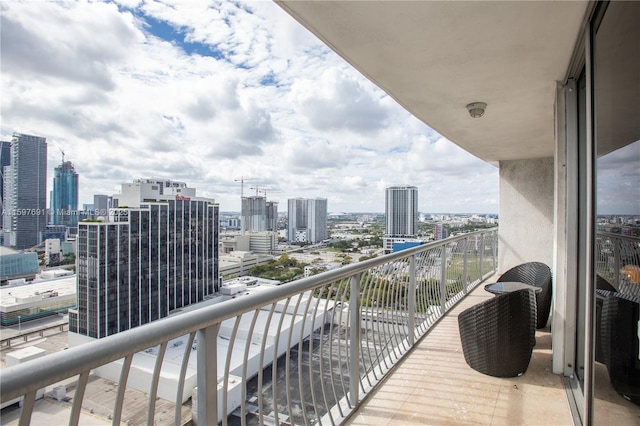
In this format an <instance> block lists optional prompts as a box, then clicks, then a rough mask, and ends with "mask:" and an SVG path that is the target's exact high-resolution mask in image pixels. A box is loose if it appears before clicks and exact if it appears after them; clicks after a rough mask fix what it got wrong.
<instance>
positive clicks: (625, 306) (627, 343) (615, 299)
mask: <svg viewBox="0 0 640 426" xmlns="http://www.w3.org/2000/svg"><path fill="white" fill-rule="evenodd" d="M639 301H640V299H638V298H634V297H631V296H627V295H624V294H621V293H611V294H610V295H608V296H607V298H606V299H605V300H604V303H603V309H602V324H601V331H602V346H603V349H604V351H603V352H604V362H605V364H606V365H607V371H608V372H609V379H610V381H611V386H613V388H614V389H615V390H616V392H618V393H619V394H620V395H623V396H624V397H625V398H626V399H629V400H630V401H631V402H633V403H634V404H637V405H640V359H639V356H638V346H639V343H638V315H639V314H640V303H638V302H639Z"/></svg>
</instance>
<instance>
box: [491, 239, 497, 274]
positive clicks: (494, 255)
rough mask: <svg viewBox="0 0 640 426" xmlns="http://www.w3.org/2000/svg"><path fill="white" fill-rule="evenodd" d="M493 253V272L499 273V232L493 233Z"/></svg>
mask: <svg viewBox="0 0 640 426" xmlns="http://www.w3.org/2000/svg"><path fill="white" fill-rule="evenodd" d="M492 234H493V235H492V237H491V241H492V244H491V251H492V253H493V272H494V273H495V272H498V231H493V232H492Z"/></svg>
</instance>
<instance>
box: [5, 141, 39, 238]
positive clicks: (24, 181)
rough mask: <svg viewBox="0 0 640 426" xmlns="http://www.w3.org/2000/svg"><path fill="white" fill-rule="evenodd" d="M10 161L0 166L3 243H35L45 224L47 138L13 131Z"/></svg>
mask: <svg viewBox="0 0 640 426" xmlns="http://www.w3.org/2000/svg"><path fill="white" fill-rule="evenodd" d="M10 157H11V164H10V165H9V166H6V167H5V168H4V194H3V195H4V200H3V201H4V206H3V213H4V215H3V227H4V245H5V246H9V247H15V248H16V249H18V250H22V249H26V248H30V247H33V246H35V245H37V244H38V243H39V242H40V232H42V231H44V230H45V227H46V225H47V206H46V202H47V140H46V139H45V138H43V137H40V136H32V135H25V134H22V133H14V134H13V137H12V139H11V150H10Z"/></svg>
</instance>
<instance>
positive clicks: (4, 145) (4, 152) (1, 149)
mask: <svg viewBox="0 0 640 426" xmlns="http://www.w3.org/2000/svg"><path fill="white" fill-rule="evenodd" d="M10 164H11V142H9V141H0V210H1V209H3V208H4V168H5V167H6V166H8V165H10ZM2 226H3V223H2V221H0V228H1V227H2Z"/></svg>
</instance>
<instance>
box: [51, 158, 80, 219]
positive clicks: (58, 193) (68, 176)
mask: <svg viewBox="0 0 640 426" xmlns="http://www.w3.org/2000/svg"><path fill="white" fill-rule="evenodd" d="M51 224H52V225H64V226H77V225H78V173H76V169H75V168H74V166H73V163H72V162H71V161H64V157H63V161H62V163H61V164H60V165H59V166H57V167H56V168H55V170H54V176H53V191H52V193H51Z"/></svg>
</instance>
